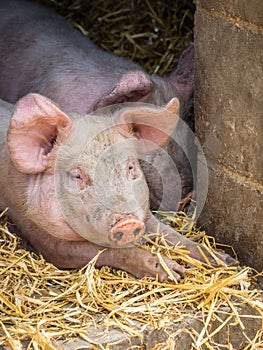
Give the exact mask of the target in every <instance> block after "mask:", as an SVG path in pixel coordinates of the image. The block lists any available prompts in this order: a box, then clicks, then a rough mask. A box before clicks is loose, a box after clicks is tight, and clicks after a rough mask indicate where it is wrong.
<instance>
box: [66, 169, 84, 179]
mask: <svg viewBox="0 0 263 350" xmlns="http://www.w3.org/2000/svg"><path fill="white" fill-rule="evenodd" d="M69 174H70V177H71V179H72V180H76V181H78V180H79V181H83V177H82V175H81V173H80V172H79V171H78V170H77V169H73V170H71V171H70V173H69Z"/></svg>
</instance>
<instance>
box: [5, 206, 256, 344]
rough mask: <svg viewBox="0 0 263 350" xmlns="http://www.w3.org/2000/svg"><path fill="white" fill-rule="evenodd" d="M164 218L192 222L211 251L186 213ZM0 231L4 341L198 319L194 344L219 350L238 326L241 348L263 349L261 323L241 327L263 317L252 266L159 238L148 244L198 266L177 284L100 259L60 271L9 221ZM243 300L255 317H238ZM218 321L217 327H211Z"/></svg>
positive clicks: (195, 234) (40, 340)
mask: <svg viewBox="0 0 263 350" xmlns="http://www.w3.org/2000/svg"><path fill="white" fill-rule="evenodd" d="M163 215H164V213H163ZM165 221H169V222H171V221H172V222H173V223H175V225H176V228H177V230H179V231H185V227H186V226H187V227H188V228H189V231H188V232H187V235H189V236H190V238H191V239H193V240H198V241H200V240H201V241H203V244H204V245H206V246H207V249H210V243H209V242H210V241H211V240H210V239H209V237H208V236H206V235H205V233H204V232H203V231H199V230H198V229H197V228H196V227H195V225H194V224H193V219H191V218H189V217H187V216H186V215H185V214H184V213H181V214H174V213H173V214H172V213H169V214H167V215H165ZM0 233H1V236H0V237H1V240H0V246H1V248H0V253H1V258H0V266H1V271H0V275H1V278H0V310H1V321H0V329H1V332H0V345H7V346H9V347H10V348H11V349H20V348H22V343H21V342H22V341H25V340H27V341H28V349H57V348H58V345H56V344H57V343H56V342H57V341H58V340H59V339H68V338H70V337H73V336H80V337H82V338H83V339H86V340H88V339H89V328H90V327H94V326H96V325H104V326H106V329H109V328H110V327H112V326H115V327H118V328H119V329H121V330H123V331H124V332H126V333H127V332H128V333H130V334H131V335H138V334H139V333H140V332H139V331H140V330H141V329H142V328H143V327H145V326H146V325H150V326H152V327H154V328H158V329H159V328H161V327H166V326H168V325H171V324H177V323H180V322H182V321H183V320H185V319H186V318H187V317H196V318H198V319H199V320H200V321H201V322H202V324H203V326H202V327H203V328H202V330H201V332H200V333H197V332H196V331H195V330H191V329H188V330H185V331H186V332H188V333H190V334H191V337H192V340H193V349H207V348H208V349H215V348H216V347H214V346H215V344H214V340H213V339H214V336H215V335H216V334H217V333H218V332H220V331H221V329H222V328H223V327H224V328H225V329H227V327H230V326H231V325H232V324H233V323H236V324H237V325H239V327H240V328H241V330H242V332H243V333H244V334H245V336H246V338H247V343H246V344H245V345H244V349H261V348H263V337H262V327H261V326H260V327H259V329H258V332H257V333H256V335H255V336H253V338H254V339H250V338H249V337H250V336H251V335H250V334H246V327H245V326H244V320H245V319H250V320H251V321H252V322H254V321H255V320H256V319H260V320H261V319H262V316H263V303H262V302H261V300H262V299H260V298H261V294H262V291H260V290H258V289H256V288H255V276H254V277H253V271H252V270H251V269H250V268H248V267H244V268H241V267H226V266H218V267H211V266H210V265H209V264H205V263H200V262H196V261H194V260H193V259H191V258H189V257H188V256H187V251H186V250H185V249H183V248H179V247H175V248H171V247H167V246H165V245H161V240H159V242H155V243H154V244H153V247H152V248H151V247H150V246H148V245H147V246H144V247H143V248H144V249H151V250H152V251H153V252H155V253H156V254H160V253H161V252H162V255H166V256H168V257H170V258H173V259H176V260H177V261H180V262H186V263H191V264H192V265H193V266H197V267H198V268H194V267H192V268H188V269H187V271H186V274H185V277H184V278H183V279H182V281H180V282H179V283H175V282H173V281H172V282H165V283H160V282H158V280H157V279H153V278H143V279H141V280H138V279H136V278H134V277H133V276H131V275H130V274H128V273H127V272H125V271H120V270H115V269H112V268H110V267H106V266H105V267H103V268H101V269H97V268H95V267H94V264H95V261H96V258H95V259H94V260H93V261H91V262H90V263H89V264H88V265H87V266H85V267H84V268H82V269H80V270H63V271H62V270H59V269H57V268H55V267H54V266H53V265H52V264H49V263H47V262H46V261H45V260H44V259H43V258H42V257H41V256H40V257H39V256H38V255H36V254H34V253H30V252H28V251H26V250H24V249H23V248H22V247H21V246H20V243H19V239H18V238H17V237H16V236H15V235H13V234H11V233H10V232H9V231H8V228H7V223H6V220H3V222H2V224H1V226H0ZM212 244H213V245H215V243H214V241H212ZM244 304H246V305H248V306H250V307H251V308H253V309H254V310H256V311H257V313H256V315H243V314H240V313H239V307H240V306H242V305H244ZM137 321H139V322H140V325H141V326H140V329H138V323H137ZM213 321H216V322H217V323H218V326H217V327H216V328H213V329H212V328H211V327H210V326H211V324H212V322H213ZM181 332H182V331H181ZM226 334H227V332H226ZM177 335H178V332H174V333H172V334H170V336H169V339H168V340H167V342H166V344H160V347H158V346H156V347H155V349H173V347H172V346H173V345H172V344H174V342H175V339H176V337H177ZM95 348H97V347H95ZM228 348H229V349H231V347H228Z"/></svg>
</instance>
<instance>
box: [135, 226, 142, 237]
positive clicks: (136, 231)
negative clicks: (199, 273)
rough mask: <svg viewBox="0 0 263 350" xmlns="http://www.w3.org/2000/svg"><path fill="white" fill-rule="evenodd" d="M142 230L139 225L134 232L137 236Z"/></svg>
mask: <svg viewBox="0 0 263 350" xmlns="http://www.w3.org/2000/svg"><path fill="white" fill-rule="evenodd" d="M140 232H141V229H140V228H139V227H137V228H136V229H135V230H134V231H133V234H134V236H137V235H138V234H139V233H140Z"/></svg>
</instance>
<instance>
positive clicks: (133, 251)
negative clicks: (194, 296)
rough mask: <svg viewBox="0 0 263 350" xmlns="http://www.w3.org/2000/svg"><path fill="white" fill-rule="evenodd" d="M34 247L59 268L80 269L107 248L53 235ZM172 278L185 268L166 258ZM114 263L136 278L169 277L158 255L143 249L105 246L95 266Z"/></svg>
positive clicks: (178, 275) (164, 278) (161, 279)
mask: <svg viewBox="0 0 263 350" xmlns="http://www.w3.org/2000/svg"><path fill="white" fill-rule="evenodd" d="M34 249H37V250H38V251H40V252H41V253H42V254H43V256H44V257H45V259H46V260H47V261H49V262H51V263H53V264H54V265H55V266H57V267H58V268H80V267H83V266H85V265H86V264H87V263H88V262H89V261H90V260H91V259H93V258H94V257H95V256H96V255H97V254H98V253H99V252H100V251H102V250H103V249H104V248H103V247H101V246H99V245H96V244H94V243H91V242H89V241H86V240H85V241H65V240H59V239H57V238H54V237H52V236H50V237H48V240H42V241H38V243H37V246H35V245H34ZM163 260H164V262H165V263H166V265H167V267H168V268H169V269H170V271H171V273H172V274H173V277H174V278H175V279H176V280H179V279H180V277H181V275H182V274H183V273H184V268H183V267H182V266H181V265H179V264H178V263H176V262H175V261H172V260H169V259H167V258H163ZM105 265H106V266H111V267H114V268H116V269H122V270H125V271H127V272H129V273H131V274H132V275H134V276H135V277H137V278H142V277H144V276H149V277H156V275H157V274H158V279H159V281H164V280H167V279H168V274H167V273H166V271H165V270H164V269H163V268H162V265H161V264H160V261H159V259H158V257H157V256H156V255H153V254H151V253H150V252H148V251H146V250H144V249H141V248H139V247H132V248H105V250H104V251H103V252H102V253H101V254H100V255H99V257H98V259H97V261H96V264H95V266H96V267H102V266H105Z"/></svg>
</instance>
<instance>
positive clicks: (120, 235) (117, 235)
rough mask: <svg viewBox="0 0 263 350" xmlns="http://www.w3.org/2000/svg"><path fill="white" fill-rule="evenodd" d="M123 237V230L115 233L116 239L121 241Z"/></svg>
mask: <svg viewBox="0 0 263 350" xmlns="http://www.w3.org/2000/svg"><path fill="white" fill-rule="evenodd" d="M122 237H123V232H121V231H118V232H115V233H114V238H115V239H116V241H120V240H121V239H122Z"/></svg>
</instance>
